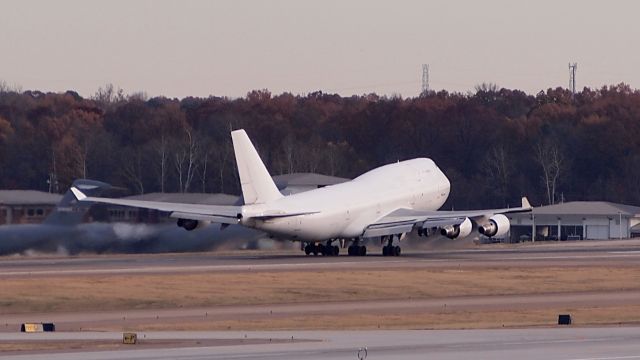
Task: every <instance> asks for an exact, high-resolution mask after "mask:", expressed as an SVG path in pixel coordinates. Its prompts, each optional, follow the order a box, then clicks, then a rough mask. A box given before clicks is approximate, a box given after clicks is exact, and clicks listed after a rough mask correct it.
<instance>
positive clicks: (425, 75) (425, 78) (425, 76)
mask: <svg viewBox="0 0 640 360" xmlns="http://www.w3.org/2000/svg"><path fill="white" fill-rule="evenodd" d="M428 92H429V64H422V92H420V94H421V95H425V94H426V93H428Z"/></svg>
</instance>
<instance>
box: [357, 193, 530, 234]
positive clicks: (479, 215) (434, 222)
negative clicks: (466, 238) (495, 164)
mask: <svg viewBox="0 0 640 360" xmlns="http://www.w3.org/2000/svg"><path fill="white" fill-rule="evenodd" d="M531 209H532V208H531V204H529V200H527V198H526V197H523V198H522V205H521V206H520V207H516V208H504V209H487V210H466V211H465V210H462V211H424V210H414V209H406V208H400V209H397V210H394V211H392V212H390V213H389V214H387V215H385V216H383V217H381V218H380V219H378V220H377V221H376V222H375V223H373V224H370V225H369V226H367V227H366V228H365V230H364V233H363V235H362V236H363V237H365V238H368V237H377V236H387V235H394V234H400V233H405V232H410V231H411V230H413V229H414V228H421V229H427V228H433V227H444V226H447V225H460V224H461V223H462V222H464V221H465V220H466V219H467V218H469V219H471V220H475V221H478V220H482V219H489V218H490V217H491V216H493V215H496V214H512V213H520V212H529V211H531Z"/></svg>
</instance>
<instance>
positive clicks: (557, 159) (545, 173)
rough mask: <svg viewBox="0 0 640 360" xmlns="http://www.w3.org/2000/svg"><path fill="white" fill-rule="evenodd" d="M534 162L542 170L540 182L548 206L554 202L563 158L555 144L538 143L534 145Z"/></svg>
mask: <svg viewBox="0 0 640 360" xmlns="http://www.w3.org/2000/svg"><path fill="white" fill-rule="evenodd" d="M536 160H537V161H538V164H540V167H541V168H542V181H543V182H544V185H545V188H546V190H547V201H548V203H549V205H553V204H555V202H556V191H557V187H558V181H559V179H560V174H561V173H562V171H563V169H564V168H563V166H564V157H563V156H562V154H561V152H560V149H559V148H558V145H557V144H555V143H544V142H540V143H538V144H537V145H536Z"/></svg>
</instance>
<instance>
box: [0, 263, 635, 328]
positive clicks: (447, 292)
mask: <svg viewBox="0 0 640 360" xmlns="http://www.w3.org/2000/svg"><path fill="white" fill-rule="evenodd" d="M634 291H640V267H637V266H635V265H628V266H622V265H616V266H604V265H603V266H600V265H592V266H570V267H543V266H540V267H529V266H527V267H518V266H493V267H463V268H458V267H451V266H443V267H437V268H424V267H415V268H394V267H388V268H386V269H360V270H354V271H345V269H340V270H330V269H326V270H319V271H296V270H286V271H282V270H279V271H237V272H233V271H231V272H229V271H227V272H191V273H176V274H136V275H126V274H109V275H95V274H94V275H72V276H69V275H60V276H57V275H38V276H20V277H5V278H3V279H2V281H1V282H0V293H1V294H2V296H1V297H0V308H1V309H2V313H3V314H32V313H41V314H54V313H82V312H85V313H89V312H94V311H98V312H101V311H102V312H104V311H118V310H122V311H132V310H134V311H135V310H154V309H156V310H162V309H165V310H170V309H177V310H178V311H180V309H194V308H216V307H221V306H234V307H241V306H245V305H263V306H264V305H273V304H298V305H300V304H303V305H304V304H308V305H309V306H310V307H313V304H317V303H322V304H326V303H337V302H348V303H354V302H355V303H362V304H371V303H375V302H381V301H386V300H393V301H398V300H407V301H416V300H428V299H441V300H442V301H443V302H445V303H446V302H447V301H448V300H447V299H460V298H465V297H477V296H493V297H500V296H510V295H511V296H513V295H531V296H540V294H543V296H547V295H546V294H548V296H549V306H548V307H546V306H544V305H543V306H541V305H540V304H539V303H538V304H536V305H535V306H531V307H527V306H522V304H520V305H518V306H508V305H505V307H504V308H501V307H500V306H497V307H496V306H493V307H484V306H481V305H480V306H477V307H476V306H473V305H472V306H466V307H462V308H460V307H458V308H456V307H453V308H442V309H435V310H434V309H432V308H430V309H422V308H420V307H415V306H414V307H412V308H409V309H407V308H403V307H402V306H401V307H399V308H391V309H386V310H384V311H380V310H379V309H369V310H366V309H365V310H363V311H353V312H350V311H342V312H338V313H334V312H332V311H329V310H327V311H324V312H323V311H319V312H315V313H314V314H308V315H307V314H304V312H302V313H301V312H292V313H290V314H284V315H279V316H264V315H260V316H253V315H250V314H249V315H246V314H245V315H242V316H237V317H235V316H226V317H210V318H208V319H193V318H189V317H185V318H184V319H180V318H179V317H178V318H176V317H173V318H171V319H162V320H155V319H154V320H153V321H152V320H150V319H148V318H146V319H140V320H138V321H127V322H123V323H117V322H113V321H111V322H96V323H88V324H82V325H80V326H82V327H83V329H87V330H89V329H91V330H115V331H120V330H127V331H129V330H229V329H232V330H276V329H278V330H283V329H460V328H495V327H520V326H549V325H553V324H554V322H555V321H556V319H557V315H558V314H559V313H571V314H572V315H573V317H574V323H575V324H577V325H594V324H629V323H640V311H639V310H640V299H638V301H637V302H635V300H634V299H631V301H628V300H627V301H626V302H625V303H624V304H616V303H615V302H612V303H608V302H607V294H608V293H611V292H616V293H620V292H623V293H624V292H629V293H631V292H634ZM562 294H595V296H598V299H602V302H601V303H600V302H598V306H594V305H593V304H587V305H585V304H575V306H573V305H567V304H566V301H565V302H564V303H555V304H554V301H553V300H552V299H553V298H554V296H561V295H562ZM525 298H526V297H525Z"/></svg>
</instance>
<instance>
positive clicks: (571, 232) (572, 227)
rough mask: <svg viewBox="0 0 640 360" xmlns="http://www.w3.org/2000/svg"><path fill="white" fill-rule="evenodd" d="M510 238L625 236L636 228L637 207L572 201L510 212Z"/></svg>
mask: <svg viewBox="0 0 640 360" xmlns="http://www.w3.org/2000/svg"><path fill="white" fill-rule="evenodd" d="M509 219H510V220H511V234H510V241H511V242H518V241H529V240H531V241H538V240H602V239H628V238H630V237H631V236H632V234H635V230H636V229H637V228H638V227H640V207H637V206H631V205H624V204H616V203H611V202H605V201H572V202H566V203H562V204H555V205H549V206H541V207H536V208H534V209H533V211H532V212H530V213H521V214H512V215H510V216H509Z"/></svg>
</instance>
